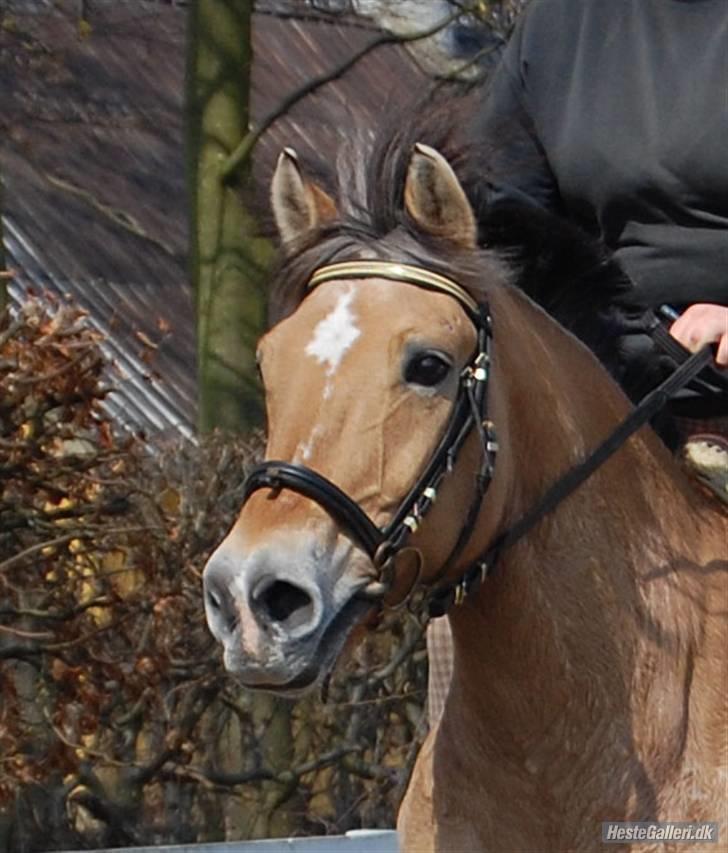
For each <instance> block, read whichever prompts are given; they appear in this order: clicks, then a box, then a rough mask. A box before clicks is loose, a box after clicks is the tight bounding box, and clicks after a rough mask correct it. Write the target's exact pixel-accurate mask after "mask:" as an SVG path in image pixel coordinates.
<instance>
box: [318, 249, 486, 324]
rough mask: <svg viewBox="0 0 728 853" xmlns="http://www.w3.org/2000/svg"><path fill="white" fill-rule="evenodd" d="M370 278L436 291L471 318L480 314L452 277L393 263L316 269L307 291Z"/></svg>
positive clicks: (363, 263) (369, 263)
mask: <svg viewBox="0 0 728 853" xmlns="http://www.w3.org/2000/svg"><path fill="white" fill-rule="evenodd" d="M369 277H372V278H374V277H376V278H388V279H391V280H392V281H402V282H405V283H406V284H415V285H417V286H418V287H425V288H427V289H429V290H439V291H440V292H442V293H447V294H448V295H449V296H452V297H454V298H455V299H457V300H458V302H460V304H461V305H462V306H463V307H464V308H465V309H466V310H467V311H468V312H469V313H470V314H471V315H473V316H474V317H477V316H478V314H479V310H478V303H477V302H476V301H475V300H474V299H473V297H472V296H471V295H470V294H469V293H468V292H467V291H466V290H465V288H463V287H461V286H460V285H459V284H458V283H457V282H455V281H453V280H452V279H451V278H447V276H444V275H440V273H436V272H432V270H426V269H423V268H422V267H414V266H410V265H408V264H398V263H394V262H392V261H344V262H343V263H340V264H329V265H328V266H325V267H320V268H319V269H317V270H316V272H315V273H314V274H313V275H312V276H311V278H310V279H309V282H308V289H309V290H313V288H314V287H318V285H319V284H323V283H324V282H325V281H332V280H335V279H342V278H369Z"/></svg>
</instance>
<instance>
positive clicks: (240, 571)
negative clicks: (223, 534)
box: [203, 534, 372, 693]
mask: <svg viewBox="0 0 728 853" xmlns="http://www.w3.org/2000/svg"><path fill="white" fill-rule="evenodd" d="M344 551H346V552H347V553H346V554H345V553H343V552H344ZM349 551H350V549H349V547H346V548H339V549H338V551H337V550H336V549H332V551H331V552H330V553H327V554H325V555H322V554H321V553H320V550H318V549H317V548H316V547H315V544H314V542H313V541H312V540H310V538H309V537H307V536H303V535H301V536H296V535H295V534H291V535H290V536H288V537H287V538H286V542H285V543H283V544H280V545H279V547H275V546H273V545H270V544H267V545H266V546H265V547H262V548H258V549H255V550H253V551H252V552H251V553H249V554H246V553H244V552H243V551H242V550H241V549H240V548H239V547H237V546H236V547H233V546H232V545H231V544H230V543H229V542H227V541H226V542H224V543H223V544H222V545H221V546H220V548H218V550H217V551H216V552H215V553H214V554H213V556H212V557H211V558H210V560H209V562H208V564H207V566H206V567H205V571H204V575H203V585H204V596H205V612H206V615H207V622H208V625H209V627H210V630H211V632H212V634H213V635H214V636H215V638H216V639H217V640H218V641H219V642H220V643H222V645H223V647H224V650H225V651H224V662H225V667H226V669H228V671H230V672H231V673H234V674H236V675H237V676H238V677H239V678H240V679H241V680H242V681H243V683H245V684H246V685H247V686H250V687H253V688H257V689H262V690H269V691H275V692H283V693H301V692H303V691H304V690H305V689H307V688H311V687H313V686H315V685H316V684H317V683H319V681H320V680H321V678H323V676H325V675H326V674H327V673H328V672H329V670H330V669H331V668H332V667H333V665H334V663H335V660H336V657H337V656H338V654H339V652H340V651H341V648H342V647H343V645H344V643H345V641H346V638H347V636H348V634H349V633H350V631H351V629H352V628H353V627H354V625H355V624H357V623H358V622H359V621H360V620H361V619H362V618H363V616H364V614H365V613H366V612H367V610H369V609H371V607H372V603H371V601H368V600H366V598H364V597H362V596H361V595H359V592H360V590H361V589H362V587H363V586H364V585H365V581H364V579H362V578H361V577H359V578H358V580H357V579H355V578H353V577H350V576H349V574H348V571H347V572H346V573H345V572H343V569H344V567H350V562H351V554H350V553H348V552H349Z"/></svg>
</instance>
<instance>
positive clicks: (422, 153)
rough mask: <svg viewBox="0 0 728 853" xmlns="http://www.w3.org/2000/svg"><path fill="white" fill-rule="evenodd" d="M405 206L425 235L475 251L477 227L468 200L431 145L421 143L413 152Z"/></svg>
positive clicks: (443, 160) (454, 176) (447, 166)
mask: <svg viewBox="0 0 728 853" xmlns="http://www.w3.org/2000/svg"><path fill="white" fill-rule="evenodd" d="M404 204H405V208H406V209H407V212H408V213H409V215H410V216H411V217H412V219H414V221H415V222H416V223H417V225H418V226H419V227H420V228H421V229H422V230H423V231H425V232H427V233H428V234H434V235H436V236H438V237H443V238H445V239H446V240H451V241H452V242H453V243H456V244H457V245H458V246H463V247H465V248H468V249H472V248H475V246H476V244H477V238H478V226H477V223H476V221H475V215H474V214H473V209H472V207H471V206H470V202H469V201H468V197H467V196H466V195H465V191H464V190H463V188H462V186H461V185H460V181H459V180H458V179H457V176H456V174H455V172H454V171H453V169H452V166H451V165H450V164H449V163H448V162H447V160H446V159H445V158H444V157H443V156H442V154H440V153H439V152H438V151H435V149H434V148H430V147H429V145H421V144H420V143H418V144H417V145H415V149H414V151H413V152H412V157H411V159H410V164H409V168H408V170H407V180H406V182H405V186H404Z"/></svg>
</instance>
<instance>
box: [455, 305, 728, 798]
mask: <svg viewBox="0 0 728 853" xmlns="http://www.w3.org/2000/svg"><path fill="white" fill-rule="evenodd" d="M535 316H536V315H535ZM537 319H539V318H538V317H537ZM496 328H498V327H497V326H496ZM553 335H555V338H554V339H553V340H549V336H553ZM560 335H561V333H560V332H559V331H558V330H556V331H554V330H552V329H550V328H549V327H548V324H547V327H546V328H545V329H544V330H543V337H542V336H540V335H538V336H535V337H531V339H530V341H528V342H527V341H518V339H517V338H518V330H517V329H515V328H514V330H513V334H512V335H510V336H509V337H508V343H507V345H505V348H506V349H507V350H508V349H510V351H508V352H505V353H503V352H502V356H503V357H502V358H501V359H500V364H501V367H504V368H506V369H507V370H508V371H509V374H508V378H509V381H510V382H511V383H512V384H513V383H516V384H517V383H518V382H520V383H522V384H521V386H520V387H517V388H514V387H511V388H510V390H508V392H507V393H506V395H505V397H503V398H502V399H501V401H500V403H499V405H500V415H501V418H503V419H507V421H508V425H507V429H508V431H509V435H510V438H509V440H508V442H507V444H508V446H509V449H508V450H507V453H510V458H508V457H507V458H506V462H505V464H506V465H507V466H511V467H512V468H513V469H514V470H513V471H511V472H510V477H511V479H513V480H514V482H515V483H516V486H514V488H513V489H511V490H510V491H509V492H508V500H509V501H510V502H511V506H510V509H509V514H511V515H514V516H518V515H519V514H520V513H521V512H522V511H524V510H525V509H527V508H528V505H529V504H530V503H531V502H532V501H533V500H534V497H535V496H536V495H538V494H540V493H541V492H542V491H543V488H544V485H548V484H550V482H553V479H554V478H555V477H556V476H558V475H559V474H560V473H563V471H564V470H565V468H568V467H570V466H571V465H572V464H574V462H575V461H576V459H577V458H578V456H580V455H582V454H583V453H584V452H587V451H588V450H589V449H590V448H592V447H594V446H596V444H597V443H598V442H599V441H600V440H601V439H602V438H604V436H605V434H606V433H607V432H608V431H609V430H610V429H611V428H612V427H613V425H615V424H616V423H617V422H618V420H619V418H620V417H622V416H623V415H624V414H625V413H626V411H627V406H626V403H625V402H624V400H623V399H622V397H621V395H620V393H619V392H618V391H617V389H616V388H613V387H612V385H611V383H610V382H609V381H608V380H607V379H606V377H605V376H604V375H603V374H602V372H601V369H600V368H599V367H598V366H597V365H596V364H595V363H593V361H592V359H591V357H590V356H589V355H588V354H587V353H585V352H583V351H582V349H581V348H580V347H579V346H578V345H577V344H576V343H575V342H574V341H573V340H571V339H569V338H566V337H565V336H563V335H561V337H563V338H564V340H560V339H559V336H560ZM497 344H498V342H497V339H496V345H497ZM527 347H528V349H527ZM519 350H520V355H519V352H518V351H519ZM541 350H542V351H541ZM496 352H497V350H496ZM519 359H520V366H518V362H519ZM529 360H531V361H532V364H530V365H529V364H528V362H529ZM508 362H511V364H510V366H509V365H508ZM524 363H525V367H524ZM575 373H576V375H577V376H578V377H579V381H578V382H574V381H573V380H572V381H570V380H569V378H568V377H570V376H571V377H573V376H574V375H575ZM559 388H565V389H566V390H565V391H564V393H562V394H560V393H559V390H558V389H559ZM546 399H548V401H549V402H550V404H551V406H550V409H549V410H548V411H538V410H537V409H534V406H535V407H537V406H538V405H539V404H542V405H543V404H544V401H545V400H546ZM504 405H509V406H510V407H511V409H510V411H508V412H506V411H505V410H504V408H503V407H504ZM547 421H548V422H547ZM496 422H498V421H496ZM518 431H521V432H520V434H517V433H518ZM547 457H548V458H547ZM671 466H672V462H671V460H670V457H669V454H667V453H666V452H663V450H662V448H661V445H660V444H659V442H658V441H657V439H656V438H654V436H652V435H642V436H641V437H638V438H634V439H632V440H631V441H630V442H629V444H628V445H627V446H625V447H624V448H623V449H622V450H620V452H619V454H618V455H617V456H616V457H615V458H613V459H612V460H611V461H610V462H608V463H607V464H605V466H603V468H601V469H600V470H599V471H598V472H597V473H596V474H594V475H593V476H592V478H590V479H589V480H588V481H587V482H586V483H585V484H583V485H582V486H581V487H580V488H579V490H578V491H577V493H576V494H575V495H573V496H572V497H571V498H569V499H568V500H566V501H564V502H563V503H562V504H561V505H560V506H559V507H558V508H557V509H556V510H554V512H553V513H552V514H551V515H550V516H549V517H548V518H546V519H545V520H544V521H543V522H541V524H540V525H539V527H538V528H537V529H536V530H534V531H533V532H532V533H531V534H529V536H528V537H527V538H526V540H525V541H523V542H522V543H520V544H519V545H518V546H516V547H514V548H513V549H512V550H511V551H510V552H509V553H506V554H504V556H503V557H502V560H501V564H500V566H499V568H498V570H497V572H496V574H495V576H494V577H493V578H491V579H489V581H488V582H487V583H486V584H484V585H483V587H482V588H481V589H480V591H479V593H478V595H477V597H476V598H475V599H474V600H472V601H466V603H465V605H464V606H462V607H461V608H459V609H456V610H455V612H454V613H453V615H452V616H451V626H452V631H453V641H454V647H455V670H454V674H453V682H452V689H451V695H450V698H449V700H448V703H447V708H446V715H445V718H444V719H443V726H444V727H445V729H449V731H450V732H457V731H469V732H472V733H473V738H470V736H469V739H468V743H469V744H472V743H473V742H476V743H478V744H480V745H481V746H479V748H478V750H474V751H472V752H471V753H470V756H469V758H470V759H472V760H474V761H476V762H477V761H481V762H482V761H484V760H486V756H485V753H490V756H489V757H490V759H491V760H496V759H497V760H498V761H500V762H501V763H500V768H501V769H500V770H499V771H498V772H505V771H503V767H504V766H508V764H509V762H511V763H514V767H517V768H520V772H523V773H525V774H526V775H528V774H533V777H534V779H536V778H539V779H541V781H544V779H543V777H549V776H553V777H554V778H555V779H558V778H559V770H560V769H563V770H564V772H567V768H568V773H569V775H570V777H571V778H572V779H575V778H578V770H577V768H578V767H579V766H583V768H584V770H585V774H586V775H585V784H586V776H587V775H588V771H589V770H591V771H593V768H594V766H595V763H596V762H597V761H598V759H599V756H600V755H601V756H602V757H603V758H604V760H605V761H606V762H607V763H606V764H603V765H602V766H605V767H608V766H609V756H611V757H612V759H613V765H612V766H614V768H615V771H616V768H617V767H621V768H625V767H626V768H632V770H628V771H626V772H634V773H635V774H639V773H642V772H644V771H645V769H646V768H645V767H644V762H645V760H649V761H653V763H654V764H656V765H660V766H662V768H663V770H664V772H666V773H667V772H669V771H670V768H672V769H674V763H675V761H678V760H680V754H681V752H682V751H684V750H685V749H686V748H687V747H686V726H687V716H688V714H689V713H693V712H695V711H696V709H694V708H693V707H692V705H691V702H692V699H691V697H690V695H689V694H690V690H691V679H693V678H695V677H696V675H699V676H700V677H707V673H708V671H709V670H710V667H711V666H713V667H714V666H715V659H716V654H714V652H715V653H718V656H719V655H720V654H722V652H720V650H719V647H718V646H717V645H715V644H717V643H720V642H724V641H725V638H723V640H720V639H719V638H718V637H717V636H713V635H712V634H713V633H715V632H712V629H710V627H709V626H708V624H707V623H708V621H709V619H710V616H709V614H710V612H711V608H710V606H708V605H709V601H710V598H711V596H715V594H716V592H718V593H719V594H720V593H721V591H722V594H725V577H726V572H727V569H728V563H727V562H726V561H725V559H724V557H725V554H724V553H723V552H724V551H725V539H724V538H723V545H722V546H721V545H720V540H721V538H722V537H725V534H726V525H725V524H724V523H721V522H720V520H719V519H718V518H717V517H715V518H713V519H712V520H711V519H709V518H708V517H707V515H706V516H705V517H704V518H702V523H703V525H704V527H703V529H702V530H701V534H700V535H698V534H697V533H696V518H695V517H694V516H693V510H691V503H690V502H691V500H693V501H694V500H695V495H694V494H693V493H692V491H691V490H690V489H689V487H688V486H687V484H686V483H684V482H683V481H681V479H680V477H679V476H678V477H676V478H673V476H672V473H671V471H670V469H671ZM480 544H483V543H480ZM721 584H722V586H721ZM714 604H715V605H717V601H715V600H714ZM714 609H715V608H714ZM719 609H720V608H719ZM715 618H719V617H715ZM710 643H712V644H714V648H713V649H708V648H707V646H706V644H710ZM696 661H698V663H697V664H696ZM696 666H697V667H698V668H701V667H702V669H700V672H699V673H697V670H696ZM718 673H719V671H718V670H715V671H714V675H715V676H716V677H718ZM697 710H698V711H699V712H700V713H703V714H704V715H706V716H707V717H708V718H710V717H711V715H714V714H715V713H720V710H719V709H718V711H716V710H715V705H713V706H712V707H711V706H710V702H708V701H706V702H704V703H703V705H702V706H701V708H700V709H697ZM650 715H652V716H650ZM691 722H692V720H691ZM479 750H480V754H476V753H478V751H479ZM645 756H648V759H645ZM650 756H651V757H650ZM647 769H649V771H650V772H652V771H654V770H655V767H650V768H647ZM633 782H634V784H635V785H636V786H637V788H639V784H638V782H639V780H638V779H637V778H635V779H634V780H633ZM637 788H636V789H637ZM643 805H644V808H646V807H647V805H645V804H643ZM644 808H643V809H642V810H643V811H644Z"/></svg>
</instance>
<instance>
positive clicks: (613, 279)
mask: <svg viewBox="0 0 728 853" xmlns="http://www.w3.org/2000/svg"><path fill="white" fill-rule="evenodd" d="M475 110H477V100H476V96H475V95H473V94H470V95H468V96H465V97H459V98H457V99H456V100H453V98H452V97H451V98H449V99H448V100H445V99H443V98H440V99H439V101H438V102H437V103H435V102H433V101H432V100H429V101H426V102H425V104H423V105H420V107H418V108H417V109H416V110H414V111H412V112H410V113H409V114H408V116H407V117H404V116H403V115H402V113H401V112H399V113H397V114H396V119H397V120H396V123H394V122H393V123H392V126H391V127H389V128H386V127H385V128H383V129H381V130H378V131H377V132H376V133H369V134H368V133H366V132H364V131H362V130H359V131H358V132H357V133H356V134H354V135H353V136H352V137H351V138H349V139H347V140H345V141H344V143H343V144H342V148H341V150H340V151H339V152H338V156H337V159H336V162H335V164H333V166H332V165H331V164H329V165H326V164H322V163H319V164H304V171H305V173H306V174H307V175H308V176H312V177H313V178H314V179H315V180H316V181H317V182H318V183H319V184H320V185H321V186H322V187H323V188H324V189H326V191H327V192H328V193H330V194H331V196H332V197H333V198H334V199H335V200H336V204H337V207H338V212H339V216H338V218H337V220H336V221H334V222H331V223H329V224H327V225H326V227H324V228H322V229H320V230H319V231H318V232H317V233H315V234H313V235H311V237H310V239H309V240H308V241H307V242H306V243H305V244H304V245H301V246H299V247H297V250H296V251H295V253H293V254H292V255H289V256H288V257H287V258H285V259H283V261H282V264H281V266H280V268H279V270H278V272H277V275H276V281H275V284H274V289H273V300H272V305H271V321H272V322H277V321H278V320H279V319H281V318H282V317H284V316H286V315H287V314H288V313H290V312H291V311H292V310H294V309H295V307H296V306H297V305H298V304H299V302H300V300H301V299H302V298H303V295H304V290H305V286H306V283H307V281H308V279H309V278H310V276H311V274H312V272H313V271H314V270H315V269H316V268H317V267H319V266H322V265H325V264H328V263H332V262H335V261H340V260H346V259H351V258H353V257H361V256H362V255H365V256H366V257H378V258H383V259H387V260H393V261H401V262H408V263H414V264H419V265H422V266H425V267H428V268H430V269H433V270H435V271H438V272H442V273H444V274H446V275H449V276H451V277H453V278H455V279H456V280H458V281H459V282H460V284H461V285H463V286H464V287H465V288H467V289H468V290H469V291H470V292H471V294H472V295H473V296H474V297H475V298H476V299H477V298H478V297H482V296H483V288H484V284H483V283H484V282H485V281H489V280H490V281H492V280H493V276H492V275H487V273H488V272H489V271H491V272H492V271H494V270H497V272H498V273H499V279H500V280H503V281H506V282H507V283H508V284H507V286H512V287H517V288H519V289H521V290H522V291H523V292H524V293H526V294H527V295H528V296H529V297H530V298H531V299H533V300H534V301H535V302H536V303H538V304H539V305H540V306H542V307H543V308H544V309H545V310H546V311H548V312H549V313H550V314H551V315H552V316H553V317H554V318H555V319H556V320H557V321H558V322H559V323H560V324H561V325H562V326H564V328H566V329H568V330H569V331H570V332H572V333H573V334H575V335H576V336H577V337H579V338H580V339H581V340H582V341H583V342H584V343H585V344H586V345H587V346H588V347H590V349H592V351H593V352H594V353H595V354H596V355H597V357H598V358H599V359H600V360H601V361H602V362H603V363H604V364H605V366H606V367H607V368H608V369H609V370H610V372H612V374H613V375H614V376H615V377H616V378H617V379H619V380H621V381H623V384H624V379H625V377H624V376H623V352H624V349H625V341H626V340H629V341H630V343H628V344H627V346H632V343H633V342H634V336H635V335H638V336H640V335H642V334H643V332H644V329H643V323H642V320H641V318H642V315H643V314H644V308H643V307H642V306H641V305H639V304H638V302H637V300H636V297H635V295H634V290H633V288H632V285H631V283H630V282H629V280H628V279H627V277H626V276H625V275H624V274H623V272H622V270H621V269H620V268H619V266H618V265H617V264H616V262H615V261H613V260H612V259H611V258H610V257H609V255H608V253H607V252H606V250H605V249H604V248H603V247H602V246H601V244H600V243H598V242H597V241H595V240H594V239H592V238H591V237H590V236H588V235H587V234H585V233H583V232H582V231H581V230H580V229H578V228H577V227H575V226H574V225H572V224H570V223H569V222H567V221H565V220H564V219H562V218H560V217H557V216H555V215H553V214H550V213H548V212H547V211H545V210H543V209H542V208H539V207H537V206H535V205H532V204H529V203H507V204H504V203H502V202H501V203H494V202H493V198H492V197H493V193H492V188H491V184H490V182H489V180H488V175H489V171H488V163H489V161H490V152H489V151H488V147H487V145H485V144H484V143H483V142H482V141H481V140H478V139H475V138H473V136H474V130H472V131H471V130H470V128H473V126H474V123H473V122H472V121H469V120H468V116H470V115H472V114H473V111H475ZM395 112H396V111H395ZM417 142H421V143H425V144H426V145H430V146H432V147H433V148H436V149H437V150H438V151H440V153H442V154H443V155H444V156H445V157H446V158H447V159H448V161H449V162H450V164H451V166H452V167H453V169H454V170H455V172H456V174H457V176H458V178H459V180H460V182H461V184H462V186H463V188H464V189H465V191H466V193H467V195H468V198H469V199H470V202H471V205H472V207H473V209H474V211H475V213H476V217H477V220H478V224H479V244H480V248H479V249H478V250H477V251H475V252H473V251H464V250H462V249H458V248H456V247H454V246H453V245H452V244H450V243H446V242H444V241H443V240H438V239H435V238H433V237H432V236H430V235H427V234H423V233H422V232H421V231H419V230H418V229H417V227H416V225H415V223H414V222H412V221H411V219H410V217H409V216H408V214H407V212H406V210H405V209H404V203H403V194H404V184H405V177H406V174H407V168H408V165H409V160H410V156H411V152H412V150H413V148H414V145H415V143H417ZM644 378H645V377H640V384H641V381H642V380H643V379H644ZM628 390H630V389H628ZM640 390H641V389H634V391H635V394H636V393H638V392H639V391H640Z"/></svg>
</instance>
